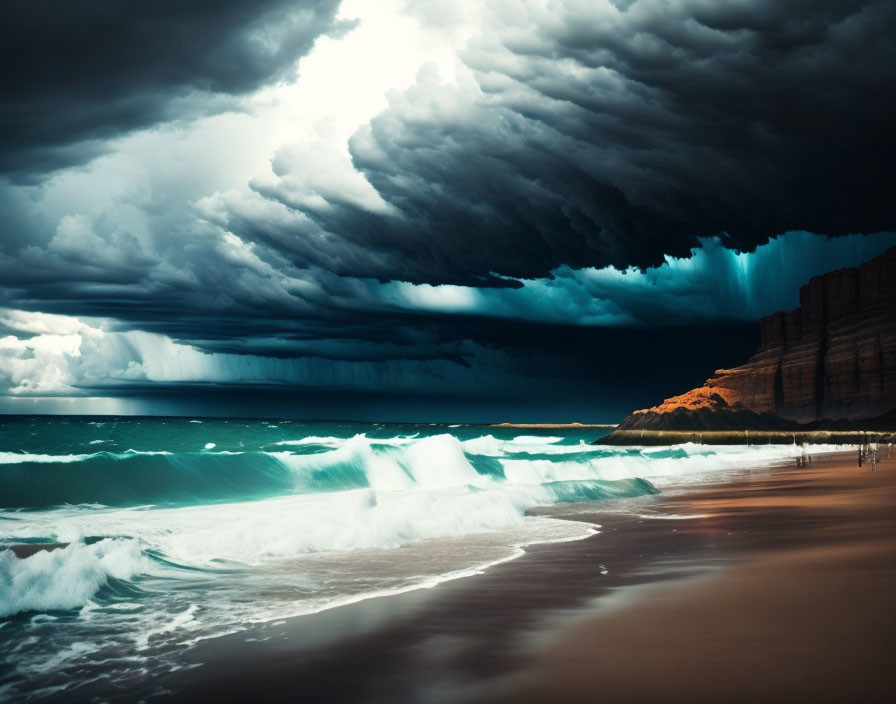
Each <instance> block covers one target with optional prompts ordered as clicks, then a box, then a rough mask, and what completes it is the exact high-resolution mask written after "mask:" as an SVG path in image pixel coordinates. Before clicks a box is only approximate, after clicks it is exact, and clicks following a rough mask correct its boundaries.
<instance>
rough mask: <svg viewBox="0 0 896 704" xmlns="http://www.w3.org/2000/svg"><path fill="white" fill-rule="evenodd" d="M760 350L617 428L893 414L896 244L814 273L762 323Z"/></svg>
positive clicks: (895, 401)
mask: <svg viewBox="0 0 896 704" xmlns="http://www.w3.org/2000/svg"><path fill="white" fill-rule="evenodd" d="M759 329H760V333H761V340H762V341H761V344H760V346H759V350H758V351H757V352H756V354H755V355H753V357H752V358H750V360H749V361H748V362H747V363H746V364H744V365H743V366H740V367H736V368H734V369H720V370H718V371H717V372H716V373H715V374H714V375H713V376H712V378H710V379H708V380H707V381H706V383H705V384H704V385H703V386H701V387H700V388H698V389H694V390H692V391H688V392H687V393H685V394H682V395H681V396H675V397H674V398H670V399H666V400H665V401H664V402H663V403H662V404H660V405H659V406H655V407H653V408H648V409H645V410H641V411H635V412H634V413H633V414H632V415H630V416H629V417H628V418H626V419H625V420H624V421H623V422H622V423H621V424H620V426H619V428H620V429H631V430H635V429H640V430H647V429H654V430H666V429H680V430H685V429H706V428H711V427H713V426H716V425H717V426H719V427H720V428H730V427H762V426H769V427H773V426H780V425H786V424H793V423H810V422H820V423H824V422H829V421H836V420H840V419H847V420H861V419H869V418H876V417H879V416H882V415H884V414H886V413H889V412H892V411H894V409H896V247H894V248H892V249H890V250H889V251H887V252H886V253H884V254H883V255H881V256H880V257H877V258H876V259H872V260H871V261H869V262H866V263H865V264H863V265H862V266H860V267H858V268H850V269H839V270H838V271H833V272H831V273H829V274H825V275H824V276H817V277H815V278H813V279H811V280H810V281H809V283H808V284H807V285H805V286H803V287H802V288H801V289H800V307H799V308H797V309H796V310H792V311H789V312H786V313H774V314H773V315H770V316H768V317H766V318H763V319H762V320H760V321H759Z"/></svg>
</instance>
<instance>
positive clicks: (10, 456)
mask: <svg viewBox="0 0 896 704" xmlns="http://www.w3.org/2000/svg"><path fill="white" fill-rule="evenodd" d="M96 454H98V453H92V454H80V455H42V454H33V453H30V452H0V464H21V463H23V462H37V463H42V464H46V463H49V462H80V461H81V460H86V459H87V458H89V457H95V456H96Z"/></svg>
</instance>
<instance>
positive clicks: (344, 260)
mask: <svg viewBox="0 0 896 704" xmlns="http://www.w3.org/2000/svg"><path fill="white" fill-rule="evenodd" d="M616 5H617V6H618V7H619V8H620V9H619V10H618V11H617V10H616V9H614V8H613V7H611V6H610V5H604V4H603V3H586V4H572V3H570V4H550V5H549V6H548V5H547V4H544V5H543V4H540V3H537V2H525V3H517V4H508V5H499V6H496V7H495V8H492V12H493V14H491V15H488V14H487V16H488V17H490V20H489V21H490V23H491V24H490V27H486V30H485V31H484V33H483V36H482V37H481V38H479V39H477V40H474V41H472V42H471V43H470V45H469V46H468V47H467V49H466V50H465V52H464V54H463V58H464V60H465V62H466V63H467V65H468V66H469V67H470V68H471V69H473V71H474V75H475V77H476V85H475V86H472V87H471V86H466V85H461V86H460V87H457V86H453V85H445V84H442V83H440V82H439V80H438V79H437V78H436V77H435V76H433V75H431V74H430V73H425V72H424V74H423V75H421V77H420V78H419V80H418V83H417V85H416V86H414V87H413V88H411V89H410V90H408V91H407V92H406V93H404V94H402V95H398V96H393V97H392V99H391V104H390V107H389V108H388V109H387V110H386V111H385V112H384V113H382V114H381V115H379V116H378V117H376V118H375V119H374V120H373V121H372V123H371V124H370V125H369V127H367V128H363V129H362V130H361V131H360V132H359V133H358V134H357V135H356V136H355V137H354V138H353V140H352V142H351V153H352V156H353V159H354V163H355V165H356V166H357V167H358V168H359V169H361V170H362V171H363V173H364V174H365V175H366V176H367V178H368V179H369V181H370V182H371V184H372V185H373V186H374V187H375V188H376V190H377V191H378V192H379V194H380V196H381V197H382V198H383V199H384V200H385V201H386V203H388V204H389V205H390V206H392V208H393V210H392V212H391V213H388V214H372V213H371V212H369V211H368V210H366V209H364V208H362V207H359V206H356V205H353V204H351V203H350V202H345V201H342V200H340V199H337V198H330V199H329V201H328V202H327V204H326V205H325V206H320V207H316V208H313V207H308V206H304V207H302V211H303V215H304V216H307V217H310V218H311V220H312V221H313V223H312V224H307V223H306V224H296V225H294V226H293V227H294V229H293V231H292V234H289V233H288V232H287V233H284V232H283V230H282V228H281V229H280V230H278V229H277V228H278V226H279V223H278V224H275V223H274V222H273V218H272V219H270V220H269V219H267V218H266V217H265V216H264V215H260V214H259V213H258V212H256V213H255V214H254V216H253V219H252V220H251V221H248V222H247V221H242V222H237V221H236V219H235V221H234V227H236V228H238V230H239V231H240V232H241V234H242V235H243V236H247V237H250V238H253V239H256V240H259V241H265V242H267V243H268V244H270V245H272V246H274V247H278V248H280V249H281V250H282V251H284V253H288V254H289V255H290V256H292V257H293V258H294V260H296V261H299V262H310V263H312V264H322V263H326V264H327V265H328V266H330V267H331V268H332V269H333V270H335V271H338V272H339V273H342V274H350V275H361V276H372V277H377V278H381V279H404V280H409V281H418V282H430V283H444V282H452V283H464V284H471V285H477V284H483V283H485V284H486V285H496V286H506V285H514V284H513V282H508V281H506V280H504V279H502V278H501V277H536V276H545V275H548V274H549V273H550V271H551V270H553V269H555V268H556V267H558V266H560V265H562V264H566V265H568V266H570V267H573V268H577V267H585V266H598V267H600V266H605V265H614V266H619V267H624V266H628V265H635V266H641V267H646V266H652V265H657V264H659V263H661V262H662V260H663V256H664V255H675V256H687V255H688V253H689V251H690V249H691V248H692V247H694V246H698V238H699V237H707V236H714V235H718V236H721V237H722V238H723V241H724V242H725V244H726V245H727V246H729V247H732V248H740V249H746V250H752V249H753V248H754V247H756V246H757V245H758V244H761V243H763V242H765V241H766V240H767V239H768V238H769V237H770V236H773V235H775V234H778V233H781V232H784V231H787V230H793V229H802V230H808V231H813V232H819V233H824V234H827V235H840V234H846V233H852V232H876V231H880V230H885V229H888V228H889V229H892V228H893V227H894V226H896V216H894V211H893V209H892V203H891V201H892V177H891V175H890V171H891V168H892V166H891V165H892V163H893V161H894V157H896V140H894V125H896V96H894V93H893V90H892V86H893V85H896V42H894V41H893V36H894V33H896V4H894V3H892V2H890V0H866V1H864V2H862V1H858V0H833V1H832V2H826V3H821V4H819V3H817V2H810V1H809V0H789V1H787V2H781V1H779V0H757V1H755V2H749V3H748V2H717V3H707V2H704V1H703V0H690V1H684V2H679V3H667V2H660V1H659V0H640V1H638V2H632V3H617V4H616ZM425 11H427V8H426V7H422V9H421V12H425ZM259 190H260V192H261V193H262V194H263V195H264V196H265V197H266V198H268V199H270V200H271V201H275V202H276V203H278V204H286V205H287V206H290V205H292V201H291V198H290V193H289V188H288V186H286V185H284V186H282V187H280V188H277V187H270V186H267V187H265V188H264V189H259ZM320 232H322V233H325V234H326V235H327V237H322V236H320V234H319V233H320ZM313 237H317V238H318V241H320V242H322V243H323V242H325V243H326V245H325V248H326V251H325V252H324V251H322V249H320V248H312V247H311V246H310V245H309V242H310V241H311V238H313ZM309 248H311V249H313V251H307V250H308V249H309ZM364 252H366V253H369V256H360V255H359V253H364ZM324 255H325V256H324Z"/></svg>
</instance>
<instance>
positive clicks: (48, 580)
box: [0, 538, 150, 616]
mask: <svg viewBox="0 0 896 704" xmlns="http://www.w3.org/2000/svg"><path fill="white" fill-rule="evenodd" d="M149 570H150V561H149V560H148V559H147V558H145V557H144V556H143V554H142V553H141V550H140V546H139V544H138V542H137V541H135V540H125V539H117V538H108V539H105V540H101V541H99V542H97V543H94V544H92V545H85V544H84V543H81V542H76V543H72V544H71V545H68V546H66V547H65V548H59V549H56V550H40V551H38V552H36V553H34V554H33V555H31V556H30V557H27V558H24V559H21V558H18V557H16V555H15V554H14V553H13V552H12V551H11V550H4V551H3V552H0V616H8V615H10V614H15V613H18V612H20V611H29V610H38V611H51V610H54V609H73V608H76V607H78V606H83V605H84V604H85V603H87V601H88V600H89V599H90V598H91V597H92V596H93V595H94V594H95V593H96V592H97V590H98V589H99V588H100V587H102V586H103V585H104V584H105V583H106V580H107V579H108V578H109V577H115V578H117V579H131V578H132V577H134V575H137V574H139V573H141V572H147V571H149Z"/></svg>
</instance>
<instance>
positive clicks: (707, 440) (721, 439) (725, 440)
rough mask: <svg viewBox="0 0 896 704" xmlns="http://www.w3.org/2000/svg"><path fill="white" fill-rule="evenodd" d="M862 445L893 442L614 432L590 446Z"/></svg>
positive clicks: (792, 433)
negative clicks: (694, 444)
mask: <svg viewBox="0 0 896 704" xmlns="http://www.w3.org/2000/svg"><path fill="white" fill-rule="evenodd" d="M687 442H693V443H697V444H700V445H791V444H794V445H801V444H807V445H863V444H865V443H869V442H876V443H892V442H896V432H893V431H882V430H803V431H800V430H614V431H613V432H612V433H610V434H609V435H607V436H605V437H602V438H599V439H597V440H595V441H594V442H593V443H592V444H593V445H654V446H656V445H680V444H682V443H687Z"/></svg>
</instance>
